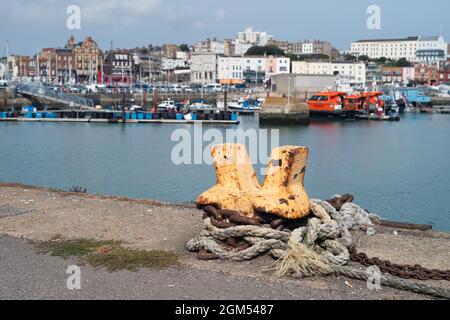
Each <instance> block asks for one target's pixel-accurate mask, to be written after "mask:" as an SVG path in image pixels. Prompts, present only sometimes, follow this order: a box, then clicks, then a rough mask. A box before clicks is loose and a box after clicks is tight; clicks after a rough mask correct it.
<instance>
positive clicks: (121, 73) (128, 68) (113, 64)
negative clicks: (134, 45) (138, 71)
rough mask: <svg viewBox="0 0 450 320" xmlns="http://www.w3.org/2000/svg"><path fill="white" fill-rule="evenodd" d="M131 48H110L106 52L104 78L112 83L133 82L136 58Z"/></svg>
mask: <svg viewBox="0 0 450 320" xmlns="http://www.w3.org/2000/svg"><path fill="white" fill-rule="evenodd" d="M133 56H134V55H133V53H132V52H131V51H130V50H126V49H118V50H112V51H111V50H110V51H107V52H106V54H105V60H104V80H105V81H106V83H110V84H121V85H123V84H131V83H132V82H133V73H134V72H133V70H134V60H133Z"/></svg>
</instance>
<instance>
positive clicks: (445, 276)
mask: <svg viewBox="0 0 450 320" xmlns="http://www.w3.org/2000/svg"><path fill="white" fill-rule="evenodd" d="M349 252H350V259H351V261H353V262H358V263H360V264H362V265H364V266H366V267H370V266H377V267H378V268H380V270H381V272H383V273H387V274H390V275H393V276H396V277H399V278H402V279H416V280H423V281H426V280H446V281H450V270H436V269H427V268H424V267H422V266H420V265H414V266H412V265H407V264H404V265H400V264H395V263H392V262H390V261H388V260H381V259H380V258H378V257H374V258H369V257H368V256H367V254H365V253H362V252H358V251H357V250H356V248H355V247H352V248H350V250H349Z"/></svg>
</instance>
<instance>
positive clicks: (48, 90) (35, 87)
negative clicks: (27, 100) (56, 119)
mask: <svg viewBox="0 0 450 320" xmlns="http://www.w3.org/2000/svg"><path fill="white" fill-rule="evenodd" d="M16 92H18V93H20V94H25V95H29V96H32V97H37V98H41V99H48V100H51V101H53V102H57V103H61V104H65V105H68V106H69V107H71V108H77V107H78V108H81V109H88V110H90V109H94V103H93V102H92V100H91V99H88V98H84V97H78V96H75V95H72V94H70V93H63V92H57V91H55V88H54V87H48V86H44V85H39V84H29V83H21V84H19V85H17V87H16Z"/></svg>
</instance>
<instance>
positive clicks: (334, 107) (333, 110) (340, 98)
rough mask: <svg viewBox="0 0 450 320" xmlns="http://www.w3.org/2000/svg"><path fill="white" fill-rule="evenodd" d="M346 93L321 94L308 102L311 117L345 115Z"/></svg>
mask: <svg viewBox="0 0 450 320" xmlns="http://www.w3.org/2000/svg"><path fill="white" fill-rule="evenodd" d="M344 97H345V93H344V92H339V91H334V92H320V93H318V94H316V95H314V96H312V97H311V98H310V99H309V100H308V102H307V103H308V108H309V112H310V114H311V116H314V115H316V116H335V115H341V114H342V113H343V105H344Z"/></svg>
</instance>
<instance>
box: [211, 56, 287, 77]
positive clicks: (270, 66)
mask: <svg viewBox="0 0 450 320" xmlns="http://www.w3.org/2000/svg"><path fill="white" fill-rule="evenodd" d="M290 65H291V60H290V59H289V58H287V57H273V56H249V57H219V58H218V65H217V79H218V80H219V81H222V82H239V81H244V80H246V73H247V72H249V73H250V74H252V76H254V77H257V78H258V79H260V78H262V77H264V79H265V80H268V79H269V78H270V77H271V76H272V75H275V74H284V73H290V69H291V68H290Z"/></svg>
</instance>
